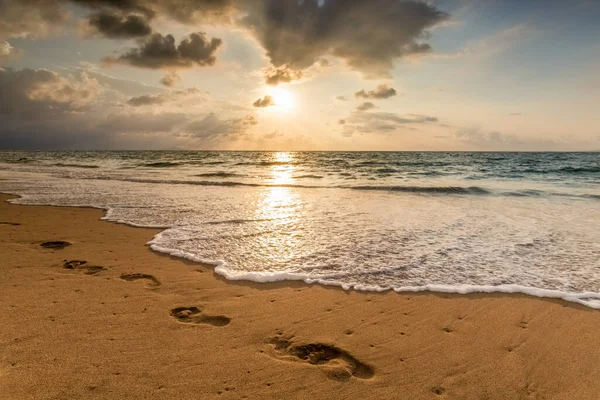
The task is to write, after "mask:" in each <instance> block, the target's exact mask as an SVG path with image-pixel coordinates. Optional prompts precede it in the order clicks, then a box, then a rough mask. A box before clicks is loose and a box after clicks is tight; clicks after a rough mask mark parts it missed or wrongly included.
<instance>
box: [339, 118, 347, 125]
mask: <svg viewBox="0 0 600 400" xmlns="http://www.w3.org/2000/svg"><path fill="white" fill-rule="evenodd" d="M338 124H340V125H345V124H346V120H345V119H343V118H342V119H340V120H338Z"/></svg>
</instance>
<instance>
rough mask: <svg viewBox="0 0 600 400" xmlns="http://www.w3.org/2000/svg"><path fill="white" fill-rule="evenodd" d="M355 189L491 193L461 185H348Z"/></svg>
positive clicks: (435, 192) (436, 192) (437, 192)
mask: <svg viewBox="0 0 600 400" xmlns="http://www.w3.org/2000/svg"><path fill="white" fill-rule="evenodd" d="M347 188H349V189H354V190H386V191H391V192H407V193H431V194H473V195H489V194H492V192H491V191H489V190H487V189H484V188H481V187H477V186H470V187H461V186H348V187H347Z"/></svg>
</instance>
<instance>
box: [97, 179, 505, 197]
mask: <svg viewBox="0 0 600 400" xmlns="http://www.w3.org/2000/svg"><path fill="white" fill-rule="evenodd" d="M86 179H93V180H118V181H124V182H134V183H150V184H152V183H153V184H169V185H198V186H225V187H236V186H241V187H244V186H245V187H283V188H304V189H351V190H377V191H389V192H406V193H428V194H462V195H490V194H493V193H494V192H492V191H490V190H488V189H484V188H481V187H477V186H470V187H461V186H344V185H342V186H318V185H297V184H263V183H244V182H236V181H189V180H170V179H143V178H117V179H115V178H108V177H90V178H86Z"/></svg>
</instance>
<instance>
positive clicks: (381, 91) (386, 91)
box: [354, 84, 397, 100]
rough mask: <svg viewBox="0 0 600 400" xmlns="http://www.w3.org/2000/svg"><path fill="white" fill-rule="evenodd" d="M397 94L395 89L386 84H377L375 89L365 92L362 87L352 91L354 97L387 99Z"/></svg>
mask: <svg viewBox="0 0 600 400" xmlns="http://www.w3.org/2000/svg"><path fill="white" fill-rule="evenodd" d="M396 94H397V92H396V89H394V88H392V87H389V86H388V85H385V84H383V85H379V86H377V88H376V89H375V90H370V91H368V92H366V91H365V90H364V89H363V90H361V91H359V92H356V93H354V97H356V98H357V99H358V98H363V99H378V100H380V99H389V98H390V97H393V96H395V95H396Z"/></svg>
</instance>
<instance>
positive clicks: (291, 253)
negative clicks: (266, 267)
mask: <svg viewBox="0 0 600 400" xmlns="http://www.w3.org/2000/svg"><path fill="white" fill-rule="evenodd" d="M293 161H294V155H293V153H285V152H281V153H274V154H273V157H272V159H271V162H272V166H271V171H270V176H269V177H268V183H269V185H273V186H270V187H267V188H264V190H263V193H262V198H261V200H260V201H259V202H258V203H257V207H256V218H257V219H261V220H264V221H265V228H266V231H267V232H265V234H263V235H261V236H260V239H259V241H260V242H261V243H260V246H259V248H261V249H264V253H265V254H263V255H264V256H265V257H267V258H269V259H271V260H272V262H275V263H280V264H285V263H286V262H287V261H288V260H292V259H295V258H296V257H298V256H300V254H301V253H303V252H304V251H306V249H305V243H304V239H303V237H302V235H300V234H299V229H298V226H299V224H300V220H301V219H302V214H303V212H304V210H303V203H302V200H301V197H300V196H299V194H298V193H297V191H296V189H295V188H293V187H289V186H281V185H290V184H293V183H294V172H295V170H296V167H295V166H294V164H293Z"/></svg>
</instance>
